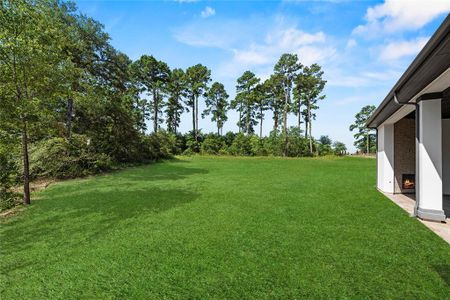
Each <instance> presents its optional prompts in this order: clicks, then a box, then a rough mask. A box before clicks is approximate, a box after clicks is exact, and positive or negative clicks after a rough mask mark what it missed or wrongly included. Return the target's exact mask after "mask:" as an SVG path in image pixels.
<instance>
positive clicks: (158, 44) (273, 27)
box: [76, 0, 450, 150]
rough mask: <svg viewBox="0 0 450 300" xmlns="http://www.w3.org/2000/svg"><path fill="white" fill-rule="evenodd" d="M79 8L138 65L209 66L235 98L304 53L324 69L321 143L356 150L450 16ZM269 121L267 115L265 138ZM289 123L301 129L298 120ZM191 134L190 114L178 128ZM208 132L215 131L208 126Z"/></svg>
mask: <svg viewBox="0 0 450 300" xmlns="http://www.w3.org/2000/svg"><path fill="white" fill-rule="evenodd" d="M76 3H77V5H78V8H79V10H80V11H81V12H83V13H85V14H87V15H88V16H90V17H93V18H94V19H96V20H98V21H100V22H101V23H103V24H104V25H105V31H106V32H108V33H109V34H110V36H111V43H112V44H113V45H114V46H115V47H116V48H117V49H118V50H120V51H122V52H124V53H126V54H127V55H128V56H129V57H130V58H131V59H137V58H139V57H140V56H141V55H142V54H150V55H153V56H155V57H156V58H157V59H160V60H163V61H165V62H167V63H168V64H169V66H170V67H171V68H175V67H181V68H187V67H189V66H191V65H194V64H197V63H202V64H204V65H206V66H208V67H209V68H210V69H211V70H212V80H213V81H219V82H222V83H223V84H225V87H226V88H227V91H228V93H229V94H230V96H231V97H234V95H235V82H236V79H237V78H238V77H239V76H240V75H241V74H242V73H243V72H244V71H245V70H251V71H253V72H254V73H256V74H257V75H258V76H259V77H261V78H263V79H265V78H267V77H268V76H269V74H270V73H271V72H272V70H273V65H274V64H275V62H276V61H277V59H278V58H279V57H280V55H281V54H282V53H286V52H288V53H297V54H298V56H299V58H300V61H301V62H302V63H303V64H305V65H309V64H312V63H319V64H320V65H322V66H323V69H324V71H325V79H326V80H327V81H328V83H327V86H326V89H325V91H324V93H325V94H326V96H327V98H326V99H325V100H324V101H322V102H321V103H320V104H319V105H320V109H319V110H318V111H317V120H316V121H315V122H314V123H313V135H314V136H316V137H317V138H318V137H319V136H320V135H329V136H330V137H331V138H332V139H333V140H339V141H342V142H344V143H346V145H347V147H348V148H349V149H351V150H354V147H353V136H352V133H351V132H349V130H348V127H349V125H350V124H351V123H352V122H353V119H354V115H355V114H356V113H357V112H358V111H359V110H360V109H361V107H362V106H364V105H367V104H374V105H378V104H379V103H380V102H381V101H382V100H383V98H384V96H385V95H386V94H387V93H388V92H389V90H390V88H391V87H392V86H393V85H394V84H395V82H396V81H397V80H398V78H399V77H400V76H401V74H402V73H403V72H404V70H405V69H406V68H407V67H408V65H409V64H410V63H411V61H412V60H413V59H414V57H415V55H416V54H417V53H418V52H419V51H420V49H421V48H422V47H423V45H424V44H425V43H426V41H427V40H428V39H429V37H430V36H431V35H432V34H433V32H434V31H435V30H436V29H437V27H438V26H439V25H440V23H441V22H442V21H443V19H444V18H445V17H446V16H447V14H448V13H449V12H450V0H429V1H425V0H385V1H345V0H332V1H302V0H298V1H295V0H290V1H289V0H286V1H195V0H178V1H169V0H167V1H81V0H78V1H76ZM200 108H201V109H202V108H203V106H201V107H200ZM271 117H272V116H271V114H270V113H268V114H267V115H266V120H265V126H264V132H265V133H266V134H267V133H268V132H269V131H270V129H271V126H272V119H271ZM236 121H237V114H236V113H235V112H230V113H229V121H228V122H227V123H226V124H225V127H224V132H225V131H228V130H233V131H237V126H236ZM289 122H290V124H292V125H295V123H296V119H295V116H292V117H291V119H290V120H289ZM190 126H191V122H190V115H189V114H187V113H186V114H185V115H184V116H183V118H182V124H181V128H180V129H181V131H188V130H190V129H191V128H190ZM150 127H151V126H150ZM200 127H201V128H202V130H203V131H204V132H209V131H213V132H214V131H215V127H214V124H212V123H211V122H210V121H209V120H201V121H200Z"/></svg>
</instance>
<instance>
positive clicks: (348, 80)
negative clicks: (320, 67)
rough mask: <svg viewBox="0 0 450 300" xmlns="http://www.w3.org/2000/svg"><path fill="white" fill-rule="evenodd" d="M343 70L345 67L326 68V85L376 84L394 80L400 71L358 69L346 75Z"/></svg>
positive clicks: (358, 85)
mask: <svg viewBox="0 0 450 300" xmlns="http://www.w3.org/2000/svg"><path fill="white" fill-rule="evenodd" d="M343 71H344V72H343ZM345 71H346V70H345V69H344V70H342V69H336V68H331V69H328V70H327V72H325V77H326V80H327V85H328V86H335V87H367V86H376V85H377V84H384V83H386V82H392V81H395V80H397V79H398V78H399V77H400V75H401V73H400V72H398V71H395V70H387V71H362V72H361V71H360V72H358V73H356V74H354V75H348V74H346V73H345ZM347 102H348V101H347Z"/></svg>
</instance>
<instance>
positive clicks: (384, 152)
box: [377, 124, 394, 194]
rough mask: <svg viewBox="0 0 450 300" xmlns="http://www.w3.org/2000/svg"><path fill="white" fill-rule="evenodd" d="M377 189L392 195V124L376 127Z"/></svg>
mask: <svg viewBox="0 0 450 300" xmlns="http://www.w3.org/2000/svg"><path fill="white" fill-rule="evenodd" d="M377 174H378V175H377V187H378V189H379V190H380V191H382V192H385V193H391V194H393V193H394V124H383V125H381V126H379V127H378V150H377Z"/></svg>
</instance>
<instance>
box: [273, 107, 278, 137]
mask: <svg viewBox="0 0 450 300" xmlns="http://www.w3.org/2000/svg"><path fill="white" fill-rule="evenodd" d="M278 115H279V113H278V112H277V111H274V112H273V130H274V131H276V132H278Z"/></svg>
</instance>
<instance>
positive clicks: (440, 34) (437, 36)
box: [366, 14, 450, 128]
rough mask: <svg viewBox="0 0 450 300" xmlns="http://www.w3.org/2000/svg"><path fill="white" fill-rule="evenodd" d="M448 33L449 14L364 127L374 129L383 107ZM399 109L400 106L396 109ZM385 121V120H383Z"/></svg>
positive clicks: (449, 26)
mask: <svg viewBox="0 0 450 300" xmlns="http://www.w3.org/2000/svg"><path fill="white" fill-rule="evenodd" d="M449 31H450V14H447V17H446V18H445V20H444V21H443V22H442V24H441V25H440V26H439V28H438V29H437V30H436V32H435V33H434V34H433V36H432V37H431V38H430V40H429V41H428V42H427V44H426V45H425V46H424V47H423V48H422V50H421V51H420V52H419V54H418V55H417V56H416V58H415V59H414V60H413V62H412V63H411V64H410V65H409V67H408V68H407V69H406V71H405V73H403V75H402V76H401V77H400V79H399V80H398V81H397V83H396V84H395V85H394V87H393V88H392V89H391V90H390V92H389V94H387V96H386V97H385V98H384V100H383V101H382V102H381V104H380V105H379V106H378V107H377V109H376V110H375V111H374V112H373V113H372V115H371V116H370V118H369V119H368V120H367V122H366V126H367V127H369V128H376V126H374V124H373V123H374V121H376V120H377V118H378V116H379V115H381V112H382V111H383V109H384V107H385V106H386V105H387V104H388V103H389V102H391V101H394V100H393V98H394V93H395V92H397V91H399V90H400V89H401V88H402V86H403V85H405V83H406V82H408V80H409V79H410V77H411V76H412V75H413V74H414V72H416V70H417V69H418V68H419V67H420V66H421V65H422V64H423V63H425V62H426V60H427V59H428V58H429V56H430V54H431V53H432V52H433V51H434V49H436V47H438V46H439V44H440V43H441V42H442V39H443V38H444V37H445V36H446V35H447V34H448V32H449ZM398 108H399V109H400V106H399V107H398ZM385 119H386V118H385Z"/></svg>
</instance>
